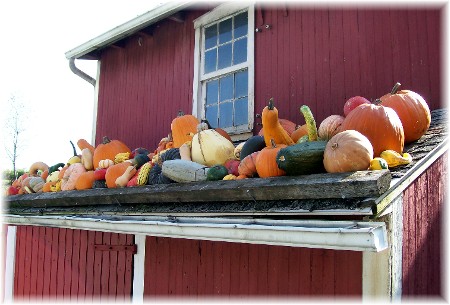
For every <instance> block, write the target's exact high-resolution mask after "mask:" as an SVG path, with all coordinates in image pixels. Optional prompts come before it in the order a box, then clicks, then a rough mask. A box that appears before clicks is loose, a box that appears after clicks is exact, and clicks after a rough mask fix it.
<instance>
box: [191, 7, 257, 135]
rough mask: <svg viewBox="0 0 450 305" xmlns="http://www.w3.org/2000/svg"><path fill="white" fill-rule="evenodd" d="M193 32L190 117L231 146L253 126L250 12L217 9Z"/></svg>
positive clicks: (246, 10) (251, 28) (196, 24)
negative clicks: (206, 124) (219, 130)
mask: <svg viewBox="0 0 450 305" xmlns="http://www.w3.org/2000/svg"><path fill="white" fill-rule="evenodd" d="M194 27H195V34H196V35H195V52H194V53H195V58H194V65H195V66H194V68H195V71H194V94H193V96H194V109H193V114H194V115H196V116H197V118H199V119H207V120H208V121H209V123H210V124H211V126H212V127H220V128H223V129H225V130H226V131H227V132H228V133H229V134H230V135H232V137H233V138H234V139H236V140H238V139H240V138H242V136H244V138H245V136H248V135H249V133H250V132H251V131H252V129H253V122H254V118H253V112H254V111H253V109H254V108H253V100H254V89H253V88H254V87H253V82H254V80H253V75H254V71H253V44H254V43H253V38H254V34H253V33H254V9H253V6H248V4H247V5H245V6H243V5H239V4H236V3H225V4H222V5H219V6H218V7H217V8H215V9H214V10H212V11H211V12H209V13H207V14H205V15H203V16H201V17H199V18H198V19H197V20H195V21H194ZM239 135H240V136H239Z"/></svg>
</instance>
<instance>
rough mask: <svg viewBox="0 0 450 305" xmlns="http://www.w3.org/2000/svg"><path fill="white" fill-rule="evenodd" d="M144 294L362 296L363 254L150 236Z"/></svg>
mask: <svg viewBox="0 0 450 305" xmlns="http://www.w3.org/2000/svg"><path fill="white" fill-rule="evenodd" d="M145 256H146V258H145V281H144V297H145V298H146V299H147V300H149V299H151V298H152V297H155V296H158V297H162V296H172V297H173V296H183V297H189V296H203V297H212V296H233V297H236V296H254V297H256V296H259V297H261V296H274V297H275V296H291V297H293V296H296V297H314V296H316V297H322V298H323V297H328V296H329V297H335V296H346V297H355V298H358V299H359V298H360V296H361V293H362V283H361V275H362V253H361V252H356V251H335V250H324V249H308V248H295V247H283V246H268V245H254V244H241V243H228V242H213V241H201V240H188V239H175V238H161V237H150V236H148V237H147V240H146V250H145Z"/></svg>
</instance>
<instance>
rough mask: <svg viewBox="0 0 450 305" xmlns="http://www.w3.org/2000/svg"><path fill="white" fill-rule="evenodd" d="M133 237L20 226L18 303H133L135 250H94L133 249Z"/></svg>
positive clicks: (17, 248)
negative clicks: (100, 246) (98, 247)
mask: <svg viewBox="0 0 450 305" xmlns="http://www.w3.org/2000/svg"><path fill="white" fill-rule="evenodd" d="M133 238H134V237H133V235H126V234H117V233H103V232H94V231H85V230H72V229H59V228H50V227H34V226H18V227H17V239H16V264H15V278H14V299H15V300H17V301H43V300H48V299H56V300H58V301H86V302H92V301H96V300H98V299H100V300H116V301H121V302H125V301H130V300H131V290H132V271H133V269H132V261H133V255H132V253H131V252H125V251H121V252H118V251H95V249H94V245H95V244H104V245H129V244H133V241H134V240H133Z"/></svg>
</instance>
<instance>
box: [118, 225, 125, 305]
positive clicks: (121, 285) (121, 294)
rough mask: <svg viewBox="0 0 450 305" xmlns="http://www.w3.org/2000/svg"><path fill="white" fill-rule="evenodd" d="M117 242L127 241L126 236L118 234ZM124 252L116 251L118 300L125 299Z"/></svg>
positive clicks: (123, 242) (120, 243)
mask: <svg viewBox="0 0 450 305" xmlns="http://www.w3.org/2000/svg"><path fill="white" fill-rule="evenodd" d="M117 239H118V241H117V243H118V244H119V245H124V244H126V242H127V236H126V235H125V234H119V235H118V237H117ZM125 265H126V253H125V252H124V251H119V252H118V253H117V269H116V270H117V276H116V292H117V298H116V300H117V301H118V302H124V301H125V294H126V291H125V281H126V279H125V268H126V266H125Z"/></svg>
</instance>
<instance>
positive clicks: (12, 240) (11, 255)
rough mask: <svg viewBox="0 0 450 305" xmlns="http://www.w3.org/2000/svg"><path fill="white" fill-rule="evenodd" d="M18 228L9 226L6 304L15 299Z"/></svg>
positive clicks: (5, 287) (5, 284) (6, 253)
mask: <svg viewBox="0 0 450 305" xmlns="http://www.w3.org/2000/svg"><path fill="white" fill-rule="evenodd" d="M16 233H17V227H16V226H8V232H7V235H6V249H5V250H6V251H5V252H4V253H5V255H6V257H5V259H6V264H5V282H4V283H3V284H4V296H5V299H4V302H5V303H10V302H12V301H13V298H14V272H15V265H16Z"/></svg>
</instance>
